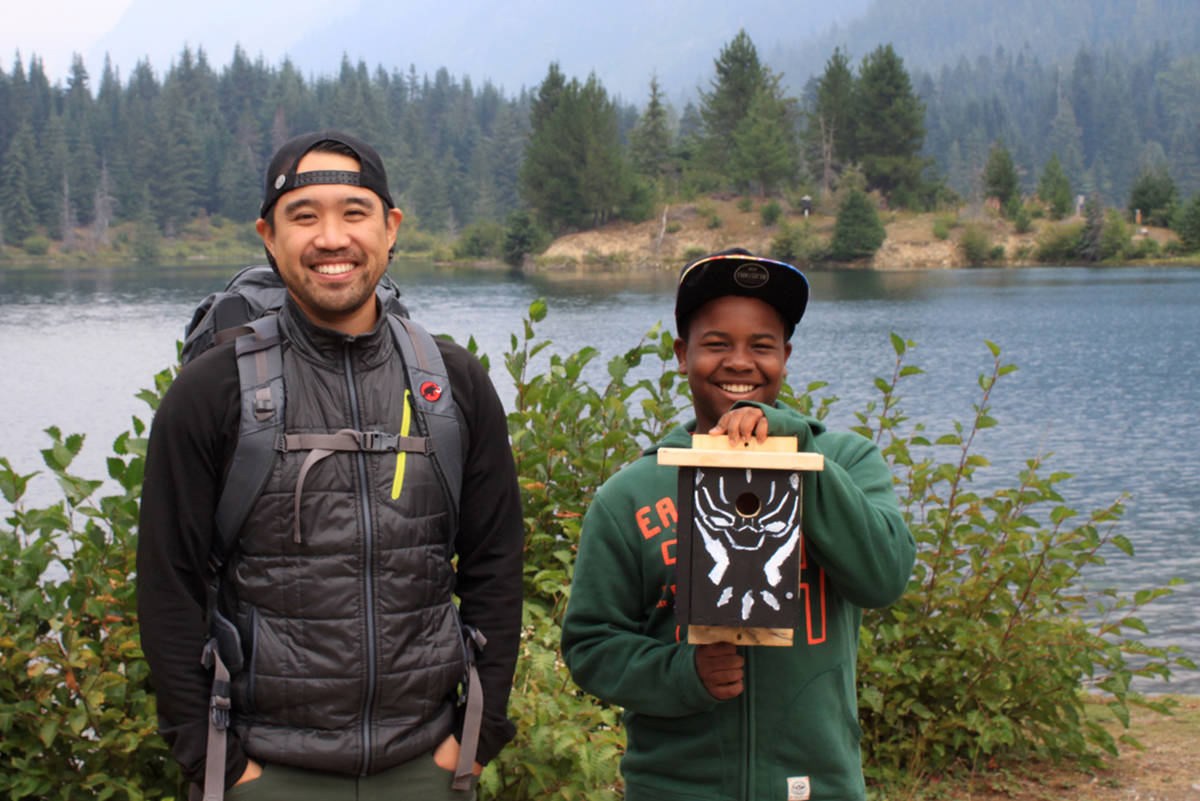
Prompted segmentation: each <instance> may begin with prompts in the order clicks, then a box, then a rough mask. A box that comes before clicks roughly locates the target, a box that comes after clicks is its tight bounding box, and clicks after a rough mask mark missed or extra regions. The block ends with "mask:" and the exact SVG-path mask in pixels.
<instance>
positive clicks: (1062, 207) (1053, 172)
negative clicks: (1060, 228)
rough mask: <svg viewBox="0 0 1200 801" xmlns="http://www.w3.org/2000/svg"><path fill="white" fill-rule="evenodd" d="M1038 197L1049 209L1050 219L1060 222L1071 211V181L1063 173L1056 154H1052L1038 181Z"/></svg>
mask: <svg viewBox="0 0 1200 801" xmlns="http://www.w3.org/2000/svg"><path fill="white" fill-rule="evenodd" d="M1038 197H1040V198H1041V199H1042V202H1043V203H1045V204H1046V205H1047V206H1048V207H1049V209H1050V219H1052V220H1061V219H1062V218H1063V217H1066V216H1067V214H1069V213H1070V211H1071V201H1072V199H1073V198H1072V195H1071V181H1070V179H1068V178H1067V174H1066V172H1064V171H1063V168H1062V162H1060V161H1059V160H1058V154H1057V153H1053V154H1051V156H1050V160H1049V161H1047V162H1046V167H1045V169H1044V170H1043V171H1042V177H1041V180H1039V181H1038Z"/></svg>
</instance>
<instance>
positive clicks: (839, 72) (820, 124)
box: [810, 47, 855, 173]
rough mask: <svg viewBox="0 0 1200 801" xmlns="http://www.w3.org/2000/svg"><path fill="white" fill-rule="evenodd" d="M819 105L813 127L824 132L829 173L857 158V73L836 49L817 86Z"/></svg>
mask: <svg viewBox="0 0 1200 801" xmlns="http://www.w3.org/2000/svg"><path fill="white" fill-rule="evenodd" d="M816 101H817V105H816V108H815V109H814V111H813V117H814V122H813V123H810V128H815V129H816V130H818V131H819V132H820V136H821V143H822V148H821V150H822V154H823V156H824V160H825V165H824V166H825V171H826V172H827V173H828V172H832V170H833V167H834V165H836V164H844V163H846V162H848V161H851V160H853V159H854V157H855V148H854V74H853V72H851V70H850V56H849V55H848V54H847V53H845V52H844V51H843V50H842V49H841V48H837V47H835V48H834V50H833V55H832V56H830V57H829V60H828V61H826V62H825V72H824V73H823V74H822V75H821V78H820V80H819V81H818V83H817V98H816Z"/></svg>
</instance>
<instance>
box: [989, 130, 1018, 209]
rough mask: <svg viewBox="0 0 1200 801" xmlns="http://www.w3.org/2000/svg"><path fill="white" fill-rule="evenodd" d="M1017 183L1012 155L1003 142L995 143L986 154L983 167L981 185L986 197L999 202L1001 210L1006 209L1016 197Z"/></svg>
mask: <svg viewBox="0 0 1200 801" xmlns="http://www.w3.org/2000/svg"><path fill="white" fill-rule="evenodd" d="M1018 181H1019V179H1018V178H1017V168H1016V167H1014V166H1013V160H1012V155H1011V154H1010V153H1009V152H1008V148H1007V147H1005V146H1004V142H1003V141H997V142H996V143H995V144H994V145H992V149H991V151H990V152H989V153H988V160H987V163H986V164H984V165H983V185H984V189H985V191H986V192H987V197H994V198H996V199H997V200H999V201H1000V206H1001V208H1004V207H1007V206H1008V205H1009V204H1010V203H1011V202H1012V201H1013V199H1014V198H1017V197H1018V192H1017V184H1018Z"/></svg>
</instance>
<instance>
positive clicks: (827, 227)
mask: <svg viewBox="0 0 1200 801" xmlns="http://www.w3.org/2000/svg"><path fill="white" fill-rule="evenodd" d="M881 219H882V221H883V223H884V227H885V229H886V231H887V238H886V239H885V240H884V243H883V245H882V246H881V247H880V249H879V250H878V251H877V252H876V254H875V255H874V256H873V257H872V258H870V259H863V260H861V261H857V262H837V261H831V260H828V259H827V258H824V257H823V255H822V254H823V252H824V251H825V250H827V247H828V242H829V240H830V238H831V237H832V231H833V226H834V222H835V218H834V217H833V216H832V215H829V214H822V213H819V212H818V213H815V214H813V215H812V216H811V217H804V216H802V215H799V214H798V213H795V212H792V213H789V214H784V215H782V218H781V219H780V220H778V221H777V222H773V223H772V224H770V225H767V224H765V223H764V221H763V218H762V215H761V210H760V209H758V208H755V206H754V204H753V203H746V199H745V198H740V199H738V198H706V199H702V200H699V201H696V202H691V203H680V204H673V205H672V204H668V205H666V206H664V207H662V208H660V210H659V212H658V213H656V215H655V216H654V217H653V218H652V219H650V220H647V221H645V222H642V223H629V222H616V223H611V224H608V225H606V226H604V227H602V228H598V229H593V230H587V231H578V232H571V233H567V234H564V235H562V236H560V237H558V238H557V239H555V240H554V241H552V242H551V243H550V245H549V246H548V247H547V248H546V249H545V251H543V252H542V253H541V254H538V255H534V256H530V257H528V258H527V259H526V262H525V264H524V265H523V266H522V267H521V268H520V269H521V270H523V271H524V272H529V273H536V274H538V275H545V276H562V277H573V276H579V275H587V276H589V277H590V276H602V275H608V274H615V275H621V274H629V273H654V272H658V271H667V272H673V271H674V270H675V269H676V268H677V267H678V266H679V265H680V264H682V263H683V262H685V261H688V260H689V259H691V258H695V257H696V256H697V255H700V254H703V253H708V252H713V251H716V250H720V249H723V248H727V247H733V246H741V247H747V248H749V249H750V250H752V251H754V252H757V253H764V254H768V253H774V252H777V251H778V249H779V247H780V240H781V238H782V237H785V236H789V235H790V236H797V235H798V236H799V237H800V241H801V243H802V244H801V245H800V246H799V248H798V251H797V252H796V253H794V254H791V255H790V256H788V257H789V258H791V259H792V260H793V261H795V262H796V263H798V264H801V265H803V266H805V267H806V268H808V269H816V270H843V269H857V270H879V271H903V270H939V269H962V268H970V267H1028V266H1055V267H1057V266H1105V265H1113V266H1116V265H1119V266H1129V265H1136V266H1192V265H1197V264H1200V253H1180V252H1178V250H1179V245H1178V239H1179V238H1178V236H1177V235H1176V234H1175V233H1173V232H1172V231H1170V230H1168V229H1165V228H1148V227H1141V228H1134V227H1132V226H1130V227H1129V239H1128V247H1127V248H1126V252H1125V253H1122V254H1120V255H1117V256H1115V257H1113V258H1110V259H1107V260H1103V261H1098V262H1086V261H1080V260H1072V259H1064V258H1058V257H1055V258H1050V259H1039V258H1038V253H1039V250H1040V249H1041V247H1042V243H1043V242H1044V241H1045V240H1047V239H1049V238H1051V237H1053V236H1054V235H1055V234H1056V232H1061V231H1062V230H1064V228H1065V227H1067V226H1070V225H1072V224H1075V225H1078V224H1079V221H1078V220H1077V219H1076V220H1064V221H1061V222H1051V221H1050V220H1047V219H1035V220H1033V222H1032V225H1031V226H1030V227H1029V229H1028V230H1026V231H1023V232H1018V231H1017V230H1016V229H1015V228H1014V226H1013V225H1012V224H1011V223H1010V222H1009V221H1007V220H1004V219H1003V218H1001V217H1000V215H999V214H998V213H996V212H995V211H994V210H991V209H987V208H983V209H975V210H970V209H966V208H960V209H954V210H941V211H936V212H925V213H914V212H905V211H885V212H882V213H881ZM36 240H37V241H35V242H34V243H33V247H32V249H31V250H32V252H29V250H30V249H28V248H27V249H21V248H17V247H15V246H12V245H4V246H0V270H13V271H16V270H26V269H44V268H47V267H48V268H50V269H66V268H70V267H85V266H86V267H109V266H112V267H124V266H134V265H138V266H165V265H176V264H179V265H182V264H212V265H226V264H253V263H259V262H262V261H263V260H264V256H263V250H262V245H261V242H260V241H259V239H258V236H257V234H256V233H255V232H254V229H253V226H252V225H251V224H250V223H238V222H233V221H230V220H226V219H223V218H219V217H198V218H196V219H195V220H193V221H192V222H191V223H189V224H188V225H186V226H184V227H183V228H182V229H181V230H180V231H178V232H176V233H175V234H174V235H172V236H164V235H161V234H159V233H158V232H157V231H156V230H154V229H153V228H151V227H148V226H145V225H143V224H139V223H122V224H120V225H117V226H114V227H113V228H111V229H110V230H109V231H108V233H107V244H103V245H95V244H91V242H90V240H91V232H90V231H88V230H83V229H81V230H79V231H77V232H76V237H75V241H76V242H77V243H81V244H79V245H77V246H76V247H75V248H74V249H71V250H67V249H65V248H64V245H63V243H62V242H55V241H51V240H49V239H46V238H45V237H37V238H36ZM456 244H457V240H456V239H455V238H454V237H453V236H451V235H450V234H432V233H428V232H425V231H421V230H420V229H416V228H402V229H401V236H400V239H399V240H398V241H397V248H396V250H397V253H396V259H397V261H400V262H402V261H406V260H410V261H422V262H432V263H434V264H437V265H438V267H439V268H448V269H465V270H498V269H509V267H508V266H507V265H505V264H504V263H503V262H502V261H501V260H500V259H499V258H498V255H496V254H493V255H489V256H487V257H485V258H480V259H472V258H462V257H459V256H457V255H456V253H455V245H456ZM27 245H28V240H27ZM981 249H982V250H981Z"/></svg>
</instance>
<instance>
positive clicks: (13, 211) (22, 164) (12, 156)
mask: <svg viewBox="0 0 1200 801" xmlns="http://www.w3.org/2000/svg"><path fill="white" fill-rule="evenodd" d="M33 152H34V148H33V125H32V124H31V123H30V122H29V121H28V120H26V121H24V122H22V123H21V127H20V128H18V129H17V132H16V134H15V135H14V136H13V138H12V141H11V142H9V143H8V150H6V151H5V153H4V160H3V166H2V167H0V221H2V222H3V226H4V239H5V241H6V242H8V243H9V244H13V245H19V244H20V243H21V242H22V241H23V240H24V239H25V238H26V237H28V236H30V235H31V234H33V233H34V232H35V230H36V229H35V226H36V224H37V217H36V216H35V210H34V206H33V203H32V202H31V201H30V199H29V189H30V184H29V174H28V172H27V171H26V166H27V165H28V164H29V163H30V162H31V161H32V160H33Z"/></svg>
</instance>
